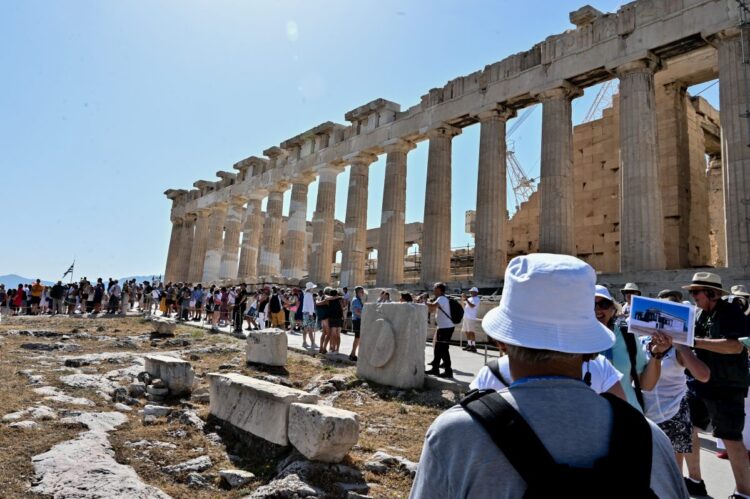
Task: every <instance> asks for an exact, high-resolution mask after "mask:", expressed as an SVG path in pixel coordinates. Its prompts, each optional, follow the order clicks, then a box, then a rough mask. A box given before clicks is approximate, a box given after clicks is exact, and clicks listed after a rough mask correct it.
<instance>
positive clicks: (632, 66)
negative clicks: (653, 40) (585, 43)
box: [608, 52, 662, 78]
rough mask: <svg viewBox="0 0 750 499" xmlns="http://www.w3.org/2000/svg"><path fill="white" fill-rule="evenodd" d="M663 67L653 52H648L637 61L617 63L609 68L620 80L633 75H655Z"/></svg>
mask: <svg viewBox="0 0 750 499" xmlns="http://www.w3.org/2000/svg"><path fill="white" fill-rule="evenodd" d="M661 65H662V63H661V59H659V58H658V57H657V56H655V55H654V54H652V53H651V52H646V53H645V54H643V56H641V57H638V58H636V59H631V60H626V61H622V60H620V61H615V62H614V63H613V64H612V65H610V66H608V68H609V69H610V71H612V72H613V73H614V74H615V75H617V77H618V78H622V77H623V76H625V75H628V74H632V73H651V74H654V73H655V72H656V71H658V70H659V69H661Z"/></svg>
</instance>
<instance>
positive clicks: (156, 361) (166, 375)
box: [144, 355, 195, 395]
mask: <svg viewBox="0 0 750 499" xmlns="http://www.w3.org/2000/svg"><path fill="white" fill-rule="evenodd" d="M144 361H145V368H144V370H145V371H146V372H147V373H149V374H150V375H151V377H152V378H154V379H157V378H158V379H161V380H162V381H163V382H164V384H165V385H166V386H167V388H168V389H169V393H170V394H172V395H182V394H185V393H190V392H191V391H192V390H193V380H194V379H195V374H194V372H193V368H192V366H191V365H190V362H188V361H186V360H182V359H177V358H175V357H169V356H167V355H146V356H145V357H144Z"/></svg>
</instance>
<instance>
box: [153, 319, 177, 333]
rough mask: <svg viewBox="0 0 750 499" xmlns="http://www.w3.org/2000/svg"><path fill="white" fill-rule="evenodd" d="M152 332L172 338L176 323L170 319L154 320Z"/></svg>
mask: <svg viewBox="0 0 750 499" xmlns="http://www.w3.org/2000/svg"><path fill="white" fill-rule="evenodd" d="M152 322H153V325H154V331H155V332H156V333H157V334H159V335H160V336H174V331H175V328H176V327H177V323H176V322H175V321H173V320H170V319H154V320H153V321H152Z"/></svg>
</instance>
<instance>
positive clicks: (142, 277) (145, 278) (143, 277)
mask: <svg viewBox="0 0 750 499" xmlns="http://www.w3.org/2000/svg"><path fill="white" fill-rule="evenodd" d="M159 277H160V276H159V274H147V275H131V276H127V277H118V279H119V280H120V282H123V281H129V280H131V279H135V282H137V283H139V284H140V283H142V282H143V281H148V282H151V281H153V280H154V279H159Z"/></svg>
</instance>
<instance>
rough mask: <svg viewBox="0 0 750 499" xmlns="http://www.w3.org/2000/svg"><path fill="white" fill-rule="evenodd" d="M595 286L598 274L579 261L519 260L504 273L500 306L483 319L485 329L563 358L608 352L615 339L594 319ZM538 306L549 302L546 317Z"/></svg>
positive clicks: (554, 258) (560, 257)
mask: <svg viewBox="0 0 750 499" xmlns="http://www.w3.org/2000/svg"><path fill="white" fill-rule="evenodd" d="M595 284H596V273H595V272H594V269H593V268H592V267H591V266H590V265H588V264H587V263H585V262H583V261H581V260H579V259H578V258H574V257H572V256H568V255H554V254H549V253H535V254H531V255H522V256H517V257H515V258H513V259H512V260H511V261H510V263H509V264H508V267H507V268H506V270H505V287H504V289H503V294H502V298H501V299H500V306H498V307H497V308H494V309H492V310H490V311H489V312H488V313H487V315H485V317H484V319H483V320H482V329H483V330H484V331H485V332H486V333H487V334H488V335H489V336H491V337H492V338H494V339H496V340H498V341H501V342H503V343H507V344H509V345H516V346H520V347H526V348H534V349H538V350H553V351H556V352H565V353H594V352H601V351H604V350H607V349H608V348H610V347H611V346H612V345H613V344H614V342H615V336H614V334H613V333H612V331H610V330H609V329H608V328H607V327H606V326H604V325H603V324H601V323H600V322H599V321H598V320H597V319H596V315H595V313H594V307H593V304H592V303H591V295H593V294H594V292H595ZM607 294H609V292H607ZM540 300H544V301H545V309H544V311H540V309H539V303H540Z"/></svg>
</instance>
